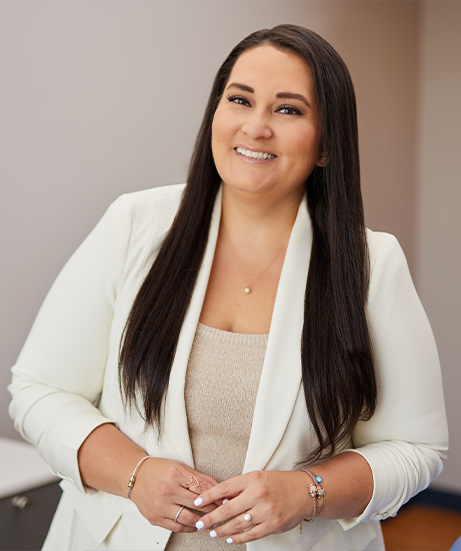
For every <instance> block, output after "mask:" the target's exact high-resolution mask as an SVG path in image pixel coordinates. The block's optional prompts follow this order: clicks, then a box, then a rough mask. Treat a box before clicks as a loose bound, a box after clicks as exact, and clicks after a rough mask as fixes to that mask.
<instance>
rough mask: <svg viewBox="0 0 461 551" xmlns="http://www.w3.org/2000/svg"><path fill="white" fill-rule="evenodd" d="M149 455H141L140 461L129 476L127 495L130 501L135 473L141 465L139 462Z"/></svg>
mask: <svg viewBox="0 0 461 551" xmlns="http://www.w3.org/2000/svg"><path fill="white" fill-rule="evenodd" d="M150 457H151V456H150V455H146V457H143V458H142V459H141V461H140V462H139V463H138V464H137V465H136V467H135V468H134V471H133V474H132V475H131V476H130V480H128V494H127V497H128V499H129V500H130V501H131V490H132V489H133V486H134V483H135V482H136V473H137V472H138V469H139V467H140V466H141V463H143V462H144V461H145V460H146V459H149V458H150Z"/></svg>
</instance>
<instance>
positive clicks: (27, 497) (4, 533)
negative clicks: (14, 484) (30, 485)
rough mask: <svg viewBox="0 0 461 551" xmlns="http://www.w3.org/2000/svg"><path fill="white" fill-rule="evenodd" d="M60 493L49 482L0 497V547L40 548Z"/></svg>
mask: <svg viewBox="0 0 461 551" xmlns="http://www.w3.org/2000/svg"><path fill="white" fill-rule="evenodd" d="M61 494H62V490H61V488H60V487H59V484H58V482H53V483H52V484H47V485H46V486H41V487H39V488H34V489H33V490H28V491H24V492H21V493H18V494H17V495H15V496H9V497H4V498H3V499H1V500H0V551H16V550H19V549H21V550H27V551H35V550H39V549H41V547H42V545H43V542H44V541H45V538H46V535H47V533H48V529H49V527H50V524H51V520H52V519H53V515H54V512H55V511H56V507H57V505H58V501H59V498H60V497H61ZM63 551H65V550H63Z"/></svg>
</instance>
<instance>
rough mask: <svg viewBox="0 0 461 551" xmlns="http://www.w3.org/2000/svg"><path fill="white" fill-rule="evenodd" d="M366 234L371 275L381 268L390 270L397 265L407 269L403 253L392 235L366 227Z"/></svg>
mask: <svg viewBox="0 0 461 551" xmlns="http://www.w3.org/2000/svg"><path fill="white" fill-rule="evenodd" d="M366 235H367V243H368V251H369V255H370V274H371V275H372V276H373V274H376V272H379V271H381V270H383V269H384V270H386V271H392V270H393V269H394V268H397V267H399V266H400V267H401V268H402V267H405V268H406V270H408V266H407V261H406V258H405V254H404V252H403V250H402V247H401V246H400V243H399V242H398V240H397V238H396V237H395V236H394V235H392V234H390V233H385V232H376V231H372V230H370V229H368V228H367V233H366Z"/></svg>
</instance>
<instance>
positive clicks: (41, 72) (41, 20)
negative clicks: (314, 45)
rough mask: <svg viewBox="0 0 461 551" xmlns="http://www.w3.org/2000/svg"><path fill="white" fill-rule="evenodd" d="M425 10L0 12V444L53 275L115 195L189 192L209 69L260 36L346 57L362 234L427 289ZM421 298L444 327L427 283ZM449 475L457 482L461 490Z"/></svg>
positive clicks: (270, 7) (166, 3) (221, 4)
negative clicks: (422, 178)
mask: <svg viewBox="0 0 461 551" xmlns="http://www.w3.org/2000/svg"><path fill="white" fill-rule="evenodd" d="M442 4H446V3H445V2H434V8H433V9H434V10H435V11H437V9H438V8H437V6H435V5H442ZM431 5H432V3H431ZM425 9H426V7H425V6H424V4H423V3H419V2H413V1H405V2H399V1H395V2H387V1H383V2H381V1H373V2H354V1H348V0H340V1H338V2H336V1H329V2H324V1H323V0H320V1H318V2H317V1H309V2H307V1H305V0H301V1H290V0H277V1H275V0H274V1H270V0H261V1H253V0H242V1H240V0H227V1H226V0H224V1H216V0H194V1H175V0H159V1H138V0H122V1H120V0H113V1H111V2H105V1H98V0H93V1H91V2H87V1H74V0H69V1H66V2H61V1H44V0H30V1H28V0H22V1H21V2H17V1H15V0H12V1H5V0H3V1H0V69H1V75H2V87H1V96H2V101H1V102H0V155H1V156H2V158H1V162H0V185H1V191H2V193H1V196H2V201H1V204H0V224H1V231H0V251H1V256H0V258H1V259H2V270H1V276H0V277H1V278H2V285H1V286H0V335H1V336H2V337H1V338H2V344H1V347H0V359H1V361H0V396H1V405H0V434H1V435H3V436H11V437H13V438H14V437H16V434H15V432H14V429H13V427H12V422H11V420H10V419H9V417H8V414H7V403H8V400H9V396H8V394H7V392H6V385H7V384H8V381H9V378H10V374H9V368H10V367H11V365H12V364H13V363H14V362H15V359H16V357H17V355H18V353H19V351H20V349H21V346H22V343H23V342H24V339H25V337H26V335H27V333H28V330H29V328H30V325H31V323H32V321H33V318H34V316H35V314H36V312H37V310H38V308H39V306H40V303H41V301H42V300H43V298H44V296H45V294H46V292H47V290H48V288H49V286H50V284H51V283H52V281H53V279H54V278H55V276H56V275H57V273H58V271H59V269H60V268H61V266H62V265H63V263H64V262H65V260H66V259H67V258H68V257H69V255H70V254H71V253H72V251H73V250H74V249H75V248H76V247H77V245H78V244H79V243H80V242H81V240H82V239H83V238H84V237H85V236H86V234H87V233H88V232H89V231H90V229H91V228H92V227H93V225H94V224H95V223H96V221H97V220H98V219H99V217H100V216H101V215H102V213H103V212H104V210H105V209H106V207H107V206H108V204H109V203H110V202H111V201H112V200H113V199H115V198H116V197H117V196H118V195H119V194H120V193H123V192H126V191H130V190H136V189H142V188H146V187H151V186H156V185H163V184H168V183H174V182H179V181H184V179H185V175H186V170H187V164H188V159H189V157H190V153H191V150H192V145H193V141H194V138H195V135H196V133H197V130H198V126H199V123H200V119H201V116H202V113H203V109H204V106H205V103H206V99H207V96H208V93H209V89H210V86H211V82H212V78H213V76H214V73H215V72H216V70H217V68H218V66H219V64H220V63H221V62H222V60H223V58H224V57H225V55H227V53H228V52H229V50H230V49H231V48H232V46H234V45H235V43H236V42H237V41H239V40H240V39H241V38H243V37H244V36H246V35H247V34H248V33H249V32H251V31H253V30H255V29H258V28H262V27H266V26H273V25H275V24H278V23H282V22H293V23H298V24H302V25H305V26H306V27H309V28H312V29H313V30H315V31H317V32H319V33H320V34H321V35H322V36H324V37H325V38H326V39H327V40H329V41H330V42H331V43H332V44H333V46H334V47H335V48H337V49H338V51H339V52H340V53H341V55H342V56H343V58H344V59H345V61H346V63H347V64H348V66H349V68H350V71H351V74H352V77H353V80H354V83H355V87H356V92H357V98H358V105H359V129H360V139H361V158H362V176H363V193H364V201H365V207H366V219H367V224H368V225H369V226H370V227H371V228H373V229H377V230H386V231H389V232H391V233H394V234H396V235H397V237H398V238H399V240H400V242H401V243H402V245H403V247H404V250H405V252H406V254H407V257H408V260H409V263H410V267H411V268H412V269H413V272H416V281H417V283H418V282H419V280H420V275H421V274H420V273H419V272H417V271H416V268H417V267H418V269H419V268H420V269H421V271H422V272H424V270H425V266H426V264H427V262H426V261H425V262H426V264H424V263H423V264H424V265H423V264H422V263H421V262H420V261H419V257H418V256H417V255H418V254H423V253H421V250H420V248H418V243H419V234H418V233H417V232H416V227H417V224H419V225H418V228H421V227H427V222H426V221H421V219H420V217H419V213H418V204H419V203H418V202H417V199H418V198H419V188H418V186H419V181H418V179H417V174H420V173H419V172H418V170H419V169H418V170H417V168H418V166H419V165H417V159H418V155H420V154H421V152H422V151H423V150H422V149H418V148H419V145H418V144H419V143H420V140H419V138H418V134H417V132H418V130H419V129H420V118H421V117H422V116H423V115H422V112H421V110H420V109H419V103H418V101H417V99H418V98H419V97H420V96H421V90H420V88H419V85H420V84H422V86H425V85H426V84H427V82H426V80H427V79H426V80H424V79H422V80H421V78H420V77H421V71H422V67H423V68H424V67H425V65H424V63H422V61H421V59H422V56H424V55H427V52H426V50H424V48H422V47H421V36H422V33H423V35H424V37H429V35H430V32H431V31H430V29H431V21H430V19H429V18H428V17H427V16H426V15H425V14H426V13H427V12H426V11H425ZM423 21H425V25H426V26H425V27H424V29H423V23H422V22H423ZM428 28H429V30H427V29H428ZM439 32H441V31H440V30H439V29H434V31H433V33H435V37H437V36H438V33H439ZM425 52H426V53H425ZM445 53H447V52H445ZM425 120H426V119H425ZM431 124H432V122H431V120H429V119H427V125H426V126H425V127H424V132H426V134H427V133H430V132H431V126H430V125H431ZM426 162H428V163H429V162H430V159H426ZM437 166H438V165H432V168H433V169H434V170H437V168H436V167H437ZM427 185H428V187H429V188H430V186H431V185H433V181H432V182H427ZM418 200H419V199H418ZM442 216H444V214H442ZM424 254H425V255H426V257H427V258H431V254H432V252H431V250H429V249H424ZM440 255H443V253H442V252H440ZM426 257H425V258H426ZM422 277H425V276H424V274H423V276H422ZM426 279H427V278H426ZM429 280H430V278H429ZM424 281H426V280H424ZM424 295H425V297H424V298H425V299H427V301H428V302H431V300H432V302H431V304H432V303H433V304H434V305H435V306H434V309H435V310H436V311H437V312H435V313H434V316H435V317H437V316H439V317H440V318H443V312H440V311H439V310H440V308H439V310H437V308H438V306H439V305H438V302H437V299H436V298H434V297H435V296H436V295H435V294H434V289H433V288H432V287H431V281H428V282H427V283H424ZM458 296H459V294H458ZM431 297H432V299H431ZM436 336H437V335H436ZM450 346H451V347H452V348H453V346H454V345H453V343H450V342H444V347H447V350H448V352H446V351H444V350H441V353H442V356H443V355H444V354H448V356H449V354H450V352H449V350H450ZM449 357H450V356H449ZM458 377H459V376H458ZM450 384H451V383H450ZM459 386H460V385H459V381H458V388H459ZM450 460H451V459H450ZM451 461H452V460H451ZM460 462H461V455H460V456H458V459H457V464H460ZM453 464H455V463H454V462H453ZM450 473H451V474H450V479H449V480H448V484H450V483H453V484H458V487H459V488H461V480H460V479H461V477H460V475H459V473H458V474H456V473H455V472H454V470H453V472H452V471H450Z"/></svg>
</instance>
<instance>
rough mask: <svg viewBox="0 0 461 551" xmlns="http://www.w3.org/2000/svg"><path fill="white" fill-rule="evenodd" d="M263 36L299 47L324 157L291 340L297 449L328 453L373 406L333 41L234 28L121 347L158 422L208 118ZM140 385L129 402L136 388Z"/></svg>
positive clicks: (187, 273)
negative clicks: (298, 392)
mask: <svg viewBox="0 0 461 551" xmlns="http://www.w3.org/2000/svg"><path fill="white" fill-rule="evenodd" d="M261 45H270V46H273V47H275V48H277V49H280V50H282V51H289V52H292V53H294V54H296V55H297V56H299V57H300V58H301V59H303V60H304V61H305V62H306V63H307V65H308V66H309V68H310V71H311V74H312V79H313V82H314V88H315V94H316V101H317V109H318V112H319V120H320V125H321V150H322V151H323V152H325V154H326V156H327V159H328V162H327V165H326V166H323V167H316V168H315V169H314V170H313V172H312V173H311V175H310V176H309V178H308V180H307V182H306V188H307V197H308V208H309V212H310V216H311V221H312V229H313V243H312V252H311V257H310V264H309V273H308V278H307V286H306V294H305V309H304V326H303V331H302V339H301V343H300V354H301V361H302V374H303V375H302V376H303V385H304V394H305V399H306V406H307V410H308V413H309V416H310V419H311V421H312V424H313V427H314V430H315V432H316V435H317V438H318V446H317V447H316V448H315V449H314V450H312V451H311V452H310V453H309V454H308V457H306V458H305V459H306V461H312V460H315V459H318V458H319V457H320V456H321V455H323V456H324V457H328V456H331V455H332V454H334V452H335V450H336V449H337V448H338V446H339V445H340V444H342V443H344V442H345V441H347V439H348V438H349V437H350V436H351V434H352V431H353V429H354V427H355V425H356V424H357V422H358V421H359V420H367V419H369V418H370V417H371V416H372V414H373V413H374V410H375V407H376V396H377V383H376V375H375V372H374V366H373V354H372V346H371V340H370V336H369V332H368V326H367V320H366V313H365V307H366V300H367V291H368V281H369V263H368V249H367V243H366V238H365V226H364V216H363V205H362V196H361V191H360V170H359V154H358V134H357V115H356V104H355V93H354V88H353V85H352V81H351V78H350V75H349V71H348V69H347V67H346V65H345V64H344V62H343V60H342V59H341V57H340V56H339V55H338V53H337V52H336V51H335V50H334V49H333V48H332V47H331V46H330V44H328V43H327V42H326V41H325V40H324V39H323V38H321V37H320V36H319V35H317V34H316V33H314V32H312V31H309V30H307V29H305V28H303V27H299V26H296V25H278V26H277V27H274V28H273V29H264V30H261V31H257V32H254V33H252V34H251V35H249V36H248V37H247V38H245V39H244V40H242V41H241V42H240V43H239V44H238V45H237V46H236V47H235V48H234V49H233V50H232V52H231V53H230V54H229V56H228V57H227V59H226V60H225V61H224V63H223V64H222V66H221V68H220V69H219V71H218V73H217V75H216V78H215V81H214V83H213V88H212V90H211V94H210V98H209V100H208V105H207V107H206V110H205V115H204V118H203V122H202V125H201V128H200V131H199V134H198V137H197V141H196V143H195V149H194V152H193V155H192V160H191V163H190V167H189V174H188V178H187V185H186V188H185V191H184V194H183V197H182V200H181V204H180V207H179V210H178V212H177V214H176V217H175V219H174V222H173V225H172V227H171V229H170V231H169V232H168V234H167V235H166V237H165V239H164V241H163V243H162V246H161V248H160V250H159V253H158V255H157V258H156V260H155V262H154V264H153V266H152V268H151V269H150V271H149V273H148V275H147V277H146V279H145V280H144V282H143V284H142V286H141V288H140V290H139V292H138V295H137V297H136V299H135V301H134V304H133V307H132V309H131V312H130V315H129V317H128V320H127V324H126V327H125V331H124V336H123V341H122V344H121V350H120V385H121V389H122V392H123V393H124V395H125V398H126V400H127V405H128V406H129V407H131V406H133V405H134V406H135V407H136V409H137V411H138V413H140V414H141V415H142V416H143V418H144V420H145V423H146V426H154V427H156V428H157V429H158V430H159V434H160V433H161V428H162V420H163V419H162V415H163V404H164V399H165V395H166V391H167V388H168V382H169V377H170V372H171V367H172V364H173V359H174V356H175V352H176V347H177V343H178V338H179V333H180V330H181V327H182V324H183V321H184V318H185V315H186V312H187V309H188V306H189V303H190V300H191V296H192V293H193V290H194V286H195V282H196V279H197V275H198V272H199V270H200V266H201V263H202V259H203V255H204V252H205V247H206V244H207V238H208V232H209V228H210V221H211V213H212V209H213V204H214V201H215V198H216V194H217V191H218V189H219V185H220V177H219V175H218V172H217V170H216V167H215V164H214V161H213V156H212V152H211V125H212V121H213V116H214V113H215V110H216V108H217V105H218V103H219V101H220V99H221V96H222V94H223V92H224V88H225V86H226V83H227V81H228V79H229V76H230V73H231V71H232V68H233V67H234V64H235V62H236V61H237V59H238V58H239V56H240V55H241V54H242V53H243V52H244V51H246V50H249V49H251V48H255V47H257V46H261ZM137 392H138V393H139V394H140V397H142V404H140V403H139V402H137V400H136V393H137Z"/></svg>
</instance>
